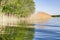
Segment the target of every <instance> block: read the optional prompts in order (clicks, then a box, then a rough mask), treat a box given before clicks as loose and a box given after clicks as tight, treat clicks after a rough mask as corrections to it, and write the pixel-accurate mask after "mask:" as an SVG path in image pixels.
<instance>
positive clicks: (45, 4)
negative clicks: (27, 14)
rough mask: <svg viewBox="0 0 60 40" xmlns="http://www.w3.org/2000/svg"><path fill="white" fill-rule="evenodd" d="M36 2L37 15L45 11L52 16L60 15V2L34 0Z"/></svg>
mask: <svg viewBox="0 0 60 40" xmlns="http://www.w3.org/2000/svg"><path fill="white" fill-rule="evenodd" d="M34 2H35V8H36V9H35V13H36V12H39V11H43V12H47V13H48V14H51V15H58V14H59V15H60V0H34Z"/></svg>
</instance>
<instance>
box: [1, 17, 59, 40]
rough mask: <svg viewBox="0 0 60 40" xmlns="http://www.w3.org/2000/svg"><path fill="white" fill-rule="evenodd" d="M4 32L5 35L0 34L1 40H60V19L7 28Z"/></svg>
mask: <svg viewBox="0 0 60 40" xmlns="http://www.w3.org/2000/svg"><path fill="white" fill-rule="evenodd" d="M28 26H30V27H34V28H28ZM26 27H27V28H26ZM2 31H4V32H3V33H4V34H0V40H60V18H51V19H50V20H49V21H47V22H45V23H39V24H34V25H26V24H22V25H20V26H19V27H9V26H7V27H5V29H4V30H2ZM0 33H1V31H0Z"/></svg>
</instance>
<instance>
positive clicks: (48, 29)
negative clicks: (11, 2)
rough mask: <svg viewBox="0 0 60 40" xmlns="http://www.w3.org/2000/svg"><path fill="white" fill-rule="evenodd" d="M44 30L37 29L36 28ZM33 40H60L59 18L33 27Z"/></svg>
mask: <svg viewBox="0 0 60 40" xmlns="http://www.w3.org/2000/svg"><path fill="white" fill-rule="evenodd" d="M38 26H39V27H44V28H41V29H39V28H37V27H38ZM33 40H60V18H52V19H50V20H49V21H48V22H46V23H42V24H41V23H40V24H36V25H35V34H34V38H33Z"/></svg>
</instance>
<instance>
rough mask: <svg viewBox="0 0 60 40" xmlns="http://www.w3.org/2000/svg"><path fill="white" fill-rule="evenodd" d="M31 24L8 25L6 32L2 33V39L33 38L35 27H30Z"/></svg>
mask: <svg viewBox="0 0 60 40" xmlns="http://www.w3.org/2000/svg"><path fill="white" fill-rule="evenodd" d="M29 26H30V25H29ZM29 26H28V25H27V24H20V25H19V26H17V27H14V26H12V27H11V26H6V27H5V29H4V34H0V40H33V36H34V28H28V27H29Z"/></svg>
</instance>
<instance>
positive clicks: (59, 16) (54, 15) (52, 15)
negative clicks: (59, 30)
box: [52, 15, 60, 17]
mask: <svg viewBox="0 0 60 40" xmlns="http://www.w3.org/2000/svg"><path fill="white" fill-rule="evenodd" d="M52 17H60V15H52Z"/></svg>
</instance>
